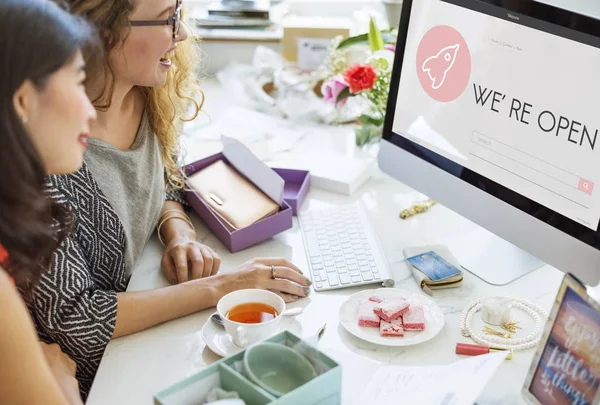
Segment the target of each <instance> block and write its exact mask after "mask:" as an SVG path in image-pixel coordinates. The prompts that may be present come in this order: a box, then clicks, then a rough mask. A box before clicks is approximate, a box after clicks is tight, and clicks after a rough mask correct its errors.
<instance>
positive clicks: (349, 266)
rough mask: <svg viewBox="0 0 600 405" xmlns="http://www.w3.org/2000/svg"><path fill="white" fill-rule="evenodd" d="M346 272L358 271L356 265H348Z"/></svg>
mask: <svg viewBox="0 0 600 405" xmlns="http://www.w3.org/2000/svg"><path fill="white" fill-rule="evenodd" d="M348 270H358V265H356V264H349V265H348Z"/></svg>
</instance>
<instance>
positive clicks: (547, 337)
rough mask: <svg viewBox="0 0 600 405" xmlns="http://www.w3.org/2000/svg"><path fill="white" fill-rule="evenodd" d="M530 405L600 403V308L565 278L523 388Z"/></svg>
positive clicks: (570, 277)
mask: <svg viewBox="0 0 600 405" xmlns="http://www.w3.org/2000/svg"><path fill="white" fill-rule="evenodd" d="M522 394H523V397H524V398H525V400H526V401H527V402H528V403H529V404H534V405H549V404H552V405H563V404H564V405H567V404H568V405H571V404H573V405H574V404H577V405H584V404H590V405H592V404H593V405H596V404H600V304H599V303H598V302H597V301H596V300H594V298H592V297H590V296H589V294H588V292H587V289H586V287H585V285H583V284H582V283H581V282H580V281H579V280H577V279H576V278H575V277H574V276H573V275H571V274H566V275H565V276H564V278H563V281H562V283H561V285H560V288H559V290H558V294H557V295H556V299H555V301H554V305H553V306H552V311H551V312H550V317H549V321H548V322H547V323H546V326H545V328H544V332H543V334H542V337H541V340H540V344H539V345H538V348H537V351H536V353H535V356H534V359H533V362H532V363H531V366H530V369H529V372H528V373H527V378H526V380H525V383H524V385H523V388H522Z"/></svg>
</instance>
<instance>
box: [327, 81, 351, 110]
mask: <svg viewBox="0 0 600 405" xmlns="http://www.w3.org/2000/svg"><path fill="white" fill-rule="evenodd" d="M347 88H348V83H347V82H346V80H344V78H343V77H341V76H335V77H332V78H331V79H329V80H328V81H326V82H325V83H323V86H321V93H322V94H323V100H324V101H325V102H328V103H331V104H335V106H336V107H342V106H343V105H344V104H346V101H348V99H346V98H345V99H343V100H340V101H339V102H336V101H337V99H338V96H339V95H340V93H341V92H342V91H344V90H345V89H347Z"/></svg>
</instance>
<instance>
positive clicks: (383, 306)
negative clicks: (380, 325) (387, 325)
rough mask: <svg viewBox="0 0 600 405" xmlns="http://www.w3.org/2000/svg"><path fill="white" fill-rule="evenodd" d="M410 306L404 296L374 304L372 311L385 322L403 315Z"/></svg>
mask: <svg viewBox="0 0 600 405" xmlns="http://www.w3.org/2000/svg"><path fill="white" fill-rule="evenodd" d="M409 308H410V304H409V303H408V301H406V300H405V299H404V298H391V299H386V300H383V302H381V303H379V304H377V305H375V307H374V308H373V312H374V313H375V314H376V315H378V316H379V317H380V318H381V319H383V320H384V321H387V322H391V321H392V320H394V319H396V318H398V317H399V316H400V315H403V314H404V313H406V312H407V311H408V309H409Z"/></svg>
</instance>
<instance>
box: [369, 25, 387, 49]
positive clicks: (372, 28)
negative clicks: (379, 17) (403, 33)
mask: <svg viewBox="0 0 600 405" xmlns="http://www.w3.org/2000/svg"><path fill="white" fill-rule="evenodd" d="M369 45H370V46H371V51H372V52H377V51H381V50H382V49H383V47H384V44H383V38H382V37H381V31H379V28H377V23H376V22H375V19H374V18H373V17H371V22H370V23H369Z"/></svg>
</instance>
